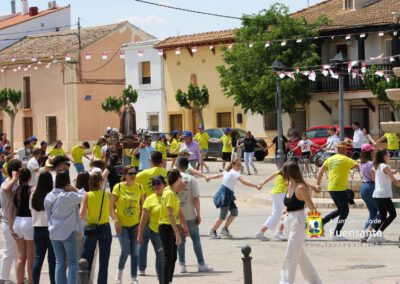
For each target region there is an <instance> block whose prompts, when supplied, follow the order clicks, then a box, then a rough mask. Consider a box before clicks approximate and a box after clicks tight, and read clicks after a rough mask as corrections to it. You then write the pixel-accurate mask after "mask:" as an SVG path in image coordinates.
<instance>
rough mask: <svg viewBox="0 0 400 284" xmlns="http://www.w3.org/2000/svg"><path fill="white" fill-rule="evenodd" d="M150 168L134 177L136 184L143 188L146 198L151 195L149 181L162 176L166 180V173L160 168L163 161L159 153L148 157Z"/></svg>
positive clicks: (156, 152) (151, 189)
mask: <svg viewBox="0 0 400 284" xmlns="http://www.w3.org/2000/svg"><path fill="white" fill-rule="evenodd" d="M150 164H151V168H150V169H147V170H143V171H141V172H140V173H138V174H137V176H136V182H137V183H139V184H141V185H142V186H143V189H144V192H145V194H146V197H148V196H150V195H152V194H153V188H152V186H151V179H152V178H153V177H155V176H159V175H161V176H163V177H164V178H167V174H168V171H167V169H164V168H163V167H162V164H163V160H162V154H161V152H159V151H155V152H152V153H151V155H150Z"/></svg>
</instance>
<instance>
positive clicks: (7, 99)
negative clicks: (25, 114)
mask: <svg viewBox="0 0 400 284" xmlns="http://www.w3.org/2000/svg"><path fill="white" fill-rule="evenodd" d="M21 99H22V93H21V91H17V90H14V89H8V88H4V89H1V90H0V110H1V111H5V112H6V113H7V114H8V116H9V117H10V143H11V147H13V148H14V124H15V117H16V116H17V113H18V111H19V108H18V105H19V104H20V103H21Z"/></svg>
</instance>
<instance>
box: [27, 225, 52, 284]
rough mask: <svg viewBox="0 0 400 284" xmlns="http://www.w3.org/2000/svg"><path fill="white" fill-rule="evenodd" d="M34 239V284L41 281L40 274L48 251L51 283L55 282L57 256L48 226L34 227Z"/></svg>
mask: <svg viewBox="0 0 400 284" xmlns="http://www.w3.org/2000/svg"><path fill="white" fill-rule="evenodd" d="M33 229H34V231H33V239H34V241H35V261H34V263H33V272H32V273H33V284H39V283H40V274H41V271H42V266H43V262H44V258H45V256H46V251H47V252H48V253H47V261H48V263H49V277H50V283H51V284H55V283H56V279H55V272H56V257H55V255H54V251H53V246H52V245H51V241H50V237H49V229H48V227H34V228H33Z"/></svg>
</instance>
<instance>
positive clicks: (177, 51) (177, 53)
mask: <svg viewBox="0 0 400 284" xmlns="http://www.w3.org/2000/svg"><path fill="white" fill-rule="evenodd" d="M175 54H176V55H179V54H181V49H180V48H179V47H178V48H177V49H175Z"/></svg>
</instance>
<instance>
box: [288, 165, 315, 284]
mask: <svg viewBox="0 0 400 284" xmlns="http://www.w3.org/2000/svg"><path fill="white" fill-rule="evenodd" d="M282 173H283V178H284V180H285V181H286V182H287V183H288V192H287V194H286V196H285V199H284V204H285V205H286V208H287V212H288V217H287V220H286V226H287V230H288V232H289V234H288V246H287V249H286V256H285V259H284V262H283V267H282V270H281V283H290V284H293V283H294V281H295V276H296V269H297V265H299V266H300V269H301V272H302V273H303V276H304V277H305V278H306V280H307V281H308V282H309V283H313V284H320V283H322V281H321V279H320V278H319V276H318V273H317V271H316V270H315V268H314V266H313V265H312V263H311V261H310V259H309V258H308V256H307V254H306V252H305V250H304V240H305V237H306V230H305V229H304V224H305V223H306V214H305V212H304V207H305V206H307V207H308V208H309V209H310V210H311V211H316V208H315V205H314V203H313V201H312V199H311V195H310V192H309V191H310V190H309V188H308V185H307V184H306V182H305V181H304V179H303V176H302V174H301V171H300V167H299V165H298V163H296V162H288V163H286V164H285V165H284V166H283V169H282Z"/></svg>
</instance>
